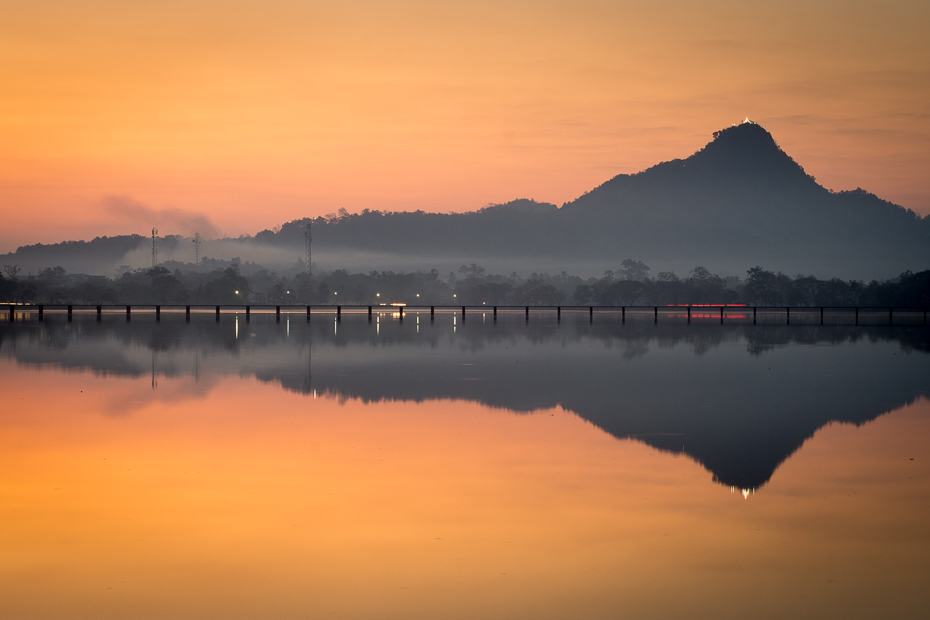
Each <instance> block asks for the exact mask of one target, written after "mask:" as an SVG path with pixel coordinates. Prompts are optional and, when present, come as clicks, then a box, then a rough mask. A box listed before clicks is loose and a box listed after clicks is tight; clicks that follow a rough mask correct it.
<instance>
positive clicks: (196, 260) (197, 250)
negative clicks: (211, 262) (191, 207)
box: [194, 232, 200, 265]
mask: <svg viewBox="0 0 930 620" xmlns="http://www.w3.org/2000/svg"><path fill="white" fill-rule="evenodd" d="M194 264H195V265H199V264H200V233H199V232H195V233H194Z"/></svg>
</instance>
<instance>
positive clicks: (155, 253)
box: [152, 228, 158, 267]
mask: <svg viewBox="0 0 930 620" xmlns="http://www.w3.org/2000/svg"><path fill="white" fill-rule="evenodd" d="M156 239H158V229H157V228H153V229H152V267H154V266H155V265H157V264H158V245H157V244H156V243H155V240H156Z"/></svg>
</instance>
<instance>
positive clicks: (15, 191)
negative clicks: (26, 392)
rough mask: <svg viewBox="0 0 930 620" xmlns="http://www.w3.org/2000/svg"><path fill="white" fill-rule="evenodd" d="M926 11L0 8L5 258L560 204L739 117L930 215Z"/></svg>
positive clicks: (547, 6)
mask: <svg viewBox="0 0 930 620" xmlns="http://www.w3.org/2000/svg"><path fill="white" fill-rule="evenodd" d="M928 28H930V4H928V3H927V2H925V1H891V2H889V1H885V2H855V1H843V2H811V1H803V2H802V1H799V2H779V3H770V5H768V6H758V3H747V2H703V3H691V2H675V1H669V2H618V1H616V0H610V1H589V2H578V1H573V2H554V1H546V0H535V1H533V2H501V1H500V0H497V1H495V2H482V1H473V2H468V3H447V2H425V1H421V2H412V1H407V2H404V1H398V2H378V1H367V2H365V1H351V2H312V1H309V0H292V1H283V0H268V1H266V2H261V3H258V2H238V1H234V0H225V1H223V2H219V1H217V2H210V1H198V0H185V1H183V2H180V1H177V2H175V1H166V0H159V1H158V2H146V1H139V2H132V3H126V2H115V1H113V2H106V1H97V2H94V1H87V2H81V3H75V2H54V1H41V2H10V1H3V0H0V205H2V209H3V222H4V223H3V226H2V228H0V251H9V250H12V249H14V248H15V247H16V246H17V245H20V244H24V243H34V242H38V241H42V242H53V241H59V240H62V239H73V238H90V237H93V236H95V235H97V234H120V233H131V232H138V233H142V234H145V233H146V232H147V231H148V229H149V228H150V227H151V226H152V225H156V226H159V228H160V230H161V232H162V234H171V233H179V234H190V233H192V232H193V229H194V228H199V229H203V230H210V222H212V224H213V227H214V228H215V230H216V231H218V232H221V233H223V234H229V235H236V236H237V235H239V234H242V233H254V232H256V231H258V230H260V229H262V228H267V227H272V226H275V225H278V224H280V223H282V222H284V221H288V220H291V219H294V218H297V217H302V216H305V215H322V214H326V213H332V212H335V211H336V210H337V209H338V208H339V207H345V208H347V209H348V210H350V211H358V210H361V209H363V208H366V207H369V208H381V209H424V210H433V211H448V210H458V211H463V210H470V209H474V208H478V207H481V206H484V205H485V204H487V203H489V202H504V201H507V200H510V199H513V198H517V197H531V198H535V199H537V200H544V201H550V202H555V203H559V204H560V203H562V202H564V201H567V200H571V199H573V198H575V197H577V196H578V195H580V194H581V193H583V192H584V191H586V190H589V189H591V188H593V187H594V186H596V185H598V184H599V183H601V182H603V181H605V180H606V179H608V178H610V177H611V176H613V175H615V174H617V173H620V172H634V171H637V170H640V169H642V168H644V167H647V166H649V165H652V164H654V163H656V162H658V161H662V160H667V159H671V158H674V157H683V156H687V155H688V154H690V153H692V152H693V151H694V150H696V149H698V148H700V147H701V146H702V145H703V144H704V143H705V142H707V141H708V140H709V139H710V137H711V133H712V132H713V131H715V130H717V129H720V128H722V127H724V126H727V125H729V124H731V123H733V122H737V121H740V120H742V119H743V118H744V117H746V116H748V117H750V118H752V119H753V120H755V121H757V122H759V123H761V124H762V125H763V126H764V127H766V128H767V129H768V130H770V131H771V132H772V133H773V134H774V136H775V138H776V140H777V141H778V142H779V143H780V144H781V145H782V147H783V148H785V150H786V151H787V152H788V153H789V154H791V155H792V156H793V157H794V158H795V159H796V160H797V161H798V162H799V163H800V164H801V165H803V166H804V167H805V168H806V169H807V171H808V172H809V173H811V174H813V175H814V176H815V177H817V179H818V180H819V181H820V182H821V183H822V184H824V185H825V186H827V187H829V188H832V189H837V190H839V189H853V188H855V187H857V186H861V187H863V188H865V189H867V190H869V191H873V192H875V193H877V194H878V195H880V196H882V197H884V198H887V199H890V200H893V201H895V202H898V203H900V204H903V205H904V206H907V207H909V208H912V209H914V210H916V211H918V212H919V213H922V214H928V213H930V175H928V174H927V170H930V43H928V41H930V39H928V37H927V36H926V32H927V31H928ZM114 197H118V198H121V199H123V200H122V201H119V200H114ZM127 200H128V201H131V202H132V203H135V204H137V207H136V208H134V209H131V210H128V211H127V210H126V209H122V208H118V207H114V206H113V205H114V204H126V201H127ZM36 215H42V216H43V218H42V229H41V230H37V228H36V224H35V217H36ZM205 218H206V219H208V220H209V221H210V222H207V221H206V220H205Z"/></svg>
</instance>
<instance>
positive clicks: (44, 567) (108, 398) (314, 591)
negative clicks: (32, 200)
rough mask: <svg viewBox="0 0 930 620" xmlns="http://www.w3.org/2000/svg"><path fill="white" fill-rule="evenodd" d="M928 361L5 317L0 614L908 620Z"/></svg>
mask: <svg viewBox="0 0 930 620" xmlns="http://www.w3.org/2000/svg"><path fill="white" fill-rule="evenodd" d="M817 318H818V319H819V317H817ZM728 320H729V319H728ZM792 321H793V322H794V321H795V319H794V318H793V319H792ZM809 323H811V321H809ZM928 352H930V335H928V331H927V329H926V328H923V327H920V326H910V327H906V326H901V327H887V326H881V325H872V326H859V327H855V326H852V325H840V326H833V327H819V326H818V325H814V324H808V325H796V324H792V325H791V326H784V325H777V324H768V325H757V326H752V325H751V324H746V323H745V321H744V322H743V323H739V322H738V321H733V323H732V324H725V325H723V326H721V325H719V322H717V321H715V320H714V317H707V318H706V319H703V318H700V317H695V320H694V321H693V322H692V324H691V325H687V324H684V323H683V322H682V321H675V320H671V319H669V320H664V321H661V322H660V324H659V325H658V326H657V325H655V324H653V317H652V315H651V313H648V314H640V315H637V314H635V313H631V314H630V315H628V317H627V320H626V322H625V323H624V322H621V321H620V318H619V317H617V316H614V315H598V316H596V318H595V321H594V323H593V324H591V323H590V322H589V319H588V315H587V312H584V313H577V314H576V313H570V312H564V311H563V314H562V320H561V322H557V321H556V320H555V316H554V314H553V313H540V314H533V316H532V317H531V319H530V321H529V322H527V321H525V320H524V317H523V313H522V312H519V313H501V314H500V316H499V317H498V320H497V321H496V322H495V321H494V319H493V316H492V314H491V313H490V312H472V311H469V312H468V314H467V317H466V320H465V321H464V322H463V321H462V317H461V315H460V314H452V313H438V314H437V315H436V317H435V320H434V321H431V320H430V317H429V313H428V312H426V313H420V314H419V315H417V314H416V313H409V314H407V315H406V316H405V318H404V320H403V322H401V321H400V320H399V318H398V317H397V316H396V315H394V316H392V315H391V314H390V313H386V314H383V315H378V314H377V313H376V315H375V316H374V317H373V320H372V322H371V323H369V322H368V320H367V317H366V316H365V315H364V314H358V315H355V314H346V313H344V314H343V319H342V321H341V322H338V323H337V322H336V321H335V317H333V315H332V314H326V315H324V314H320V315H314V316H313V319H312V321H311V322H310V323H309V324H308V323H307V321H306V317H305V315H304V314H303V313H295V314H287V313H285V314H284V315H283V316H282V317H281V320H280V322H277V321H275V317H274V315H273V314H261V313H256V312H254V311H253V313H252V316H251V321H248V322H246V320H245V316H244V314H242V313H240V314H238V315H233V314H224V315H223V316H222V318H221V320H220V322H219V323H217V322H215V321H214V318H213V315H212V313H210V314H206V313H205V314H202V315H198V314H195V315H194V316H193V317H192V321H191V322H190V323H186V322H185V320H184V316H183V313H181V314H172V313H166V312H163V313H162V320H161V321H160V322H158V323H156V322H155V321H154V317H153V316H152V315H151V314H145V313H138V314H137V311H136V310H134V311H133V317H132V321H131V322H127V321H126V320H125V318H124V317H123V316H121V315H118V314H113V315H105V316H104V317H103V320H102V321H100V322H97V321H95V320H94V317H93V315H83V314H80V313H78V314H76V316H75V318H74V320H73V321H72V322H68V321H67V320H66V318H65V316H64V315H63V314H60V313H59V314H55V313H47V315H46V317H45V321H43V322H39V321H37V320H35V319H34V318H32V319H30V320H25V321H17V322H15V323H9V322H2V323H0V390H2V394H3V403H4V406H3V411H2V414H0V549H2V553H0V601H2V603H0V606H2V609H3V614H2V615H3V617H4V618H48V617H68V618H128V617H132V618H165V617H172V618H203V617H222V618H256V617H268V618H306V617H349V618H437V617H442V618H474V617H488V618H566V617H583V618H616V617H631V618H667V617H673V616H680V617H714V618H745V617H754V618H784V617H800V618H805V617H809V618H825V617H842V618H874V617H897V618H922V617H927V616H928V614H930V599H928V597H926V595H925V593H924V590H925V584H926V581H927V578H928V576H930V554H928V551H930V533H928V531H927V528H926V518H927V514H930V512H928V509H930V400H928V399H927V395H928V393H930V372H928V369H930V364H928V361H930V357H928Z"/></svg>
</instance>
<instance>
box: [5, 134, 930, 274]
mask: <svg viewBox="0 0 930 620" xmlns="http://www.w3.org/2000/svg"><path fill="white" fill-rule="evenodd" d="M308 224H311V225H312V226H311V228H312V238H313V260H314V262H315V263H316V264H317V265H318V266H319V267H320V268H322V269H339V268H350V269H357V270H361V271H367V270H372V269H374V270H398V269H401V270H416V269H431V268H434V267H439V268H440V269H448V268H449V267H450V266H451V267H452V268H453V269H454V268H457V267H458V266H459V265H462V264H471V263H477V264H481V265H484V266H486V267H488V268H490V269H492V270H494V271H496V272H500V273H509V272H510V271H518V272H520V273H523V274H526V273H529V272H530V271H546V272H550V273H559V272H560V271H562V270H567V271H572V272H576V273H582V274H585V275H593V276H597V275H601V274H602V273H604V271H605V269H615V268H616V267H617V265H619V264H620V263H621V261H623V260H624V259H627V258H633V259H636V260H639V261H643V262H645V263H647V264H649V265H652V266H653V267H654V268H655V269H656V271H676V272H679V273H687V272H688V271H689V270H690V269H692V268H693V267H694V266H695V265H702V266H704V267H707V268H708V269H710V270H711V271H714V272H717V273H723V274H727V275H734V274H740V273H743V272H744V271H745V269H746V267H747V265H749V266H751V265H766V266H767V267H768V268H770V269H774V270H776V271H783V272H785V273H788V274H814V275H818V276H821V277H824V276H826V277H832V276H836V277H841V278H854V279H863V280H870V279H873V278H877V279H883V278H890V277H895V276H897V275H898V274H900V273H902V272H904V271H908V270H910V271H913V272H918V271H923V270H925V269H928V268H930V217H924V218H921V217H920V216H918V215H917V214H916V213H914V212H913V211H909V210H907V209H904V208H903V207H900V206H898V205H895V204H892V203H890V202H887V201H885V200H882V199H880V198H878V197H877V196H875V195H873V194H870V193H868V192H865V191H863V190H861V189H857V190H854V191H849V192H835V193H834V192H831V191H829V190H827V189H825V188H824V187H822V186H820V185H819V184H818V183H817V182H816V180H815V179H814V178H813V177H811V176H809V175H808V174H807V173H806V172H805V171H804V169H803V168H802V167H801V166H800V165H799V164H797V163H796V162H795V161H794V160H793V159H792V158H791V157H790V156H789V155H788V154H787V153H785V152H784V151H783V150H782V149H781V148H779V146H778V145H777V144H776V143H775V140H774V138H773V137H772V135H771V134H770V133H769V132H768V131H766V130H765V129H763V128H762V127H761V126H759V125H757V124H755V123H751V122H746V123H743V124H741V125H735V126H732V127H729V128H727V129H724V130H722V131H718V132H716V133H715V134H714V137H713V140H712V141H711V142H710V143H708V144H707V145H706V146H705V147H704V148H702V149H701V150H700V151H698V152H697V153H694V154H693V155H691V156H690V157H688V158H686V159H676V160H673V161H669V162H664V163H661V164H658V165H656V166H653V167H652V168H649V169H647V170H644V171H642V172H639V173H636V174H621V175H617V176H615V177H614V178H612V179H610V180H608V181H607V182H605V183H604V184H602V185H600V186H599V187H597V188H595V189H593V190H591V191H590V192H587V193H585V194H584V195H582V196H581V197H579V198H577V199H576V200H573V201H571V202H568V203H566V204H564V205H562V206H561V208H560V207H558V206H556V205H554V204H549V203H545V202H536V201H534V200H525V199H524V200H515V201H512V202H509V203H506V204H501V205H493V206H488V207H485V208H483V209H479V210H477V211H471V212H466V213H453V214H442V213H426V212H423V211H417V212H393V213H383V212H380V211H372V210H368V209H366V210H364V211H363V212H362V213H355V214H350V213H347V212H346V211H344V210H340V212H339V214H338V215H337V216H335V217H329V218H324V217H317V218H314V219H313V220H310V219H302V220H295V221H292V222H289V223H286V224H284V225H283V226H281V227H280V228H277V229H275V230H274V231H271V230H265V231H262V232H259V233H258V234H256V235H255V236H254V237H248V236H244V237H240V238H239V239H223V240H215V241H206V242H205V243H204V244H203V247H201V248H200V250H201V254H200V256H201V257H203V256H209V257H210V258H212V259H221V260H227V261H229V260H234V259H236V258H241V259H242V260H243V261H246V262H249V261H251V262H255V263H261V264H263V265H267V266H269V267H272V268H274V269H282V268H284V267H286V266H293V265H294V264H295V261H296V259H297V258H298V257H303V256H305V250H304V245H305V233H306V228H307V226H308ZM182 241H184V243H181V242H182ZM146 242H147V240H146V238H144V237H141V236H139V235H126V236H120V237H110V238H107V237H100V238H97V239H94V240H93V241H89V242H83V241H79V242H65V243H61V244H55V245H41V244H39V245H34V246H24V247H21V248H19V249H18V250H17V252H15V253H13V254H8V255H5V256H0V258H2V259H3V260H2V262H3V263H4V264H7V263H9V264H11V265H18V266H19V267H20V268H21V269H22V270H23V271H24V273H26V272H30V271H31V272H37V271H38V270H41V269H43V268H46V267H55V266H58V265H61V266H64V267H65V268H66V269H67V270H68V271H69V272H85V273H96V274H111V273H113V270H114V269H116V268H117V267H118V266H119V265H121V264H131V265H132V266H133V267H142V266H146V265H150V264H151V256H150V250H149V249H147V248H146ZM158 246H159V251H160V252H161V254H160V260H162V261H164V260H171V261H176V262H181V263H186V262H189V261H191V260H193V258H194V249H195V247H194V245H193V244H192V243H190V239H182V238H180V237H167V238H163V239H161V240H159V242H158Z"/></svg>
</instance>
